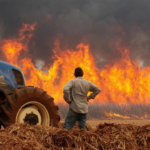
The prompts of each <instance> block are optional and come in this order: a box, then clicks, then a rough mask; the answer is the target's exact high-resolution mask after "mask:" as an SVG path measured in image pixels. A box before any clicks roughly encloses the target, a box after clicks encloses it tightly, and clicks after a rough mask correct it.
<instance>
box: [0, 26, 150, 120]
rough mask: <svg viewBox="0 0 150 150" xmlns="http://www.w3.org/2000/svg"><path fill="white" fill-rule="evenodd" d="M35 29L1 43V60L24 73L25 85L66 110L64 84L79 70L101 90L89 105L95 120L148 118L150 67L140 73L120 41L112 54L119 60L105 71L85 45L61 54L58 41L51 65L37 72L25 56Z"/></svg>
mask: <svg viewBox="0 0 150 150" xmlns="http://www.w3.org/2000/svg"><path fill="white" fill-rule="evenodd" d="M36 25H37V23H34V24H32V25H29V24H23V25H22V28H21V29H20V30H19V33H18V38H11V39H3V40H2V41H0V50H1V52H2V55H3V60H4V61H6V62H8V63H10V64H13V65H15V66H17V67H19V68H20V69H21V70H22V71H23V74H24V75H25V79H26V85H33V86H37V87H40V88H42V89H44V90H45V91H47V93H48V94H50V95H52V96H53V97H54V99H55V103H56V104H62V105H61V106H60V108H61V107H66V106H64V105H65V103H64V100H63V87H64V85H65V84H66V82H67V81H69V80H70V79H73V78H74V68H76V67H78V66H80V67H81V68H83V70H84V78H85V79H87V80H90V81H92V82H93V83H94V84H96V85H97V86H98V87H100V88H101V89H102V92H101V94H99V95H98V96H97V97H96V100H95V101H91V102H90V103H91V105H92V104H95V102H96V105H97V104H98V106H99V108H98V107H97V109H99V111H98V110H95V111H97V115H96V116H99V118H122V119H131V118H137V119H142V118H143V119H147V118H149V115H150V112H149V110H148V109H147V107H148V106H146V105H149V99H150V94H149V93H150V85H149V81H150V76H149V72H150V67H147V68H145V69H141V68H140V66H139V65H138V63H137V62H135V61H133V60H131V59H130V53H129V49H127V48H126V47H120V44H119V40H118V41H117V42H116V50H115V51H117V52H119V53H120V54H121V55H122V57H121V58H120V59H118V60H117V61H114V62H112V63H111V64H107V65H106V67H105V68H104V69H98V68H97V66H96V62H95V61H96V59H95V58H94V56H93V55H92V53H91V51H90V47H89V45H88V44H83V43H80V44H79V45H77V46H76V49H75V50H73V49H66V50H61V49H60V46H59V40H56V41H55V43H54V45H55V48H54V49H53V53H54V55H53V56H49V57H50V58H51V59H52V60H53V63H52V64H49V65H46V66H43V68H42V69H37V68H36V67H35V65H34V63H33V62H32V60H31V58H30V55H29V54H28V44H29V41H30V39H31V38H32V37H33V36H34V35H33V31H34V30H35V27H36ZM33 44H34V43H33ZM115 51H114V53H115ZM109 103H110V105H109ZM107 107H108V108H107ZM136 107H138V108H139V110H140V111H139V112H140V114H139V113H137V112H136V110H137V109H136ZM91 108H92V107H91ZM104 108H105V110H104ZM114 108H115V109H114ZM132 108H134V109H132ZM145 108H146V109H145ZM65 109H66V108H65ZM108 109H109V110H108ZM61 110H62V111H61V113H60V114H63V109H61ZM121 110H122V111H121ZM133 110H134V111H133ZM64 116H65V115H64ZM64 116H62V118H64ZM93 117H94V116H93ZM90 118H91V117H90ZM94 118H95V117H94Z"/></svg>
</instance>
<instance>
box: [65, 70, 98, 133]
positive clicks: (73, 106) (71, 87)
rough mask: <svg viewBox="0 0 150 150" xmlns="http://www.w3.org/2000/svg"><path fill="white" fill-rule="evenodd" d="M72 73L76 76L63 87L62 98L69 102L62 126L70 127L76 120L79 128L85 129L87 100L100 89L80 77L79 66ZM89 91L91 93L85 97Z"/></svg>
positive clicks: (93, 96)
mask: <svg viewBox="0 0 150 150" xmlns="http://www.w3.org/2000/svg"><path fill="white" fill-rule="evenodd" d="M74 75H75V77H76V78H75V79H72V80H70V81H69V82H68V83H67V84H66V85H65V87H64V99H65V101H66V102H67V103H68V104H69V111H68V114H67V117H66V120H65V123H64V128H65V129H72V127H73V126H74V124H75V123H76V121H78V123H79V128H80V129H82V128H83V129H84V130H86V119H87V113H88V101H89V100H90V99H94V98H95V96H96V95H98V94H99V93H100V92H101V90H100V88H99V87H97V86H96V85H94V84H93V83H92V82H90V81H87V80H85V79H83V78H82V76H83V70H82V69H81V68H80V67H78V68H76V69H75V72H74ZM89 91H91V92H92V93H91V94H90V95H89V96H88V97H87V94H88V92H89Z"/></svg>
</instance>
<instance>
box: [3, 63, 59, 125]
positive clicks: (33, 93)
mask: <svg viewBox="0 0 150 150" xmlns="http://www.w3.org/2000/svg"><path fill="white" fill-rule="evenodd" d="M59 121H60V116H59V115H58V106H56V105H55V104H54V99H53V98H52V97H51V96H49V95H48V94H47V92H46V91H44V90H42V89H40V88H38V87H34V86H25V79H24V76H23V73H22V71H21V70H20V69H19V68H17V67H15V66H13V65H11V64H8V63H6V62H3V61H0V125H3V126H4V127H7V126H9V125H11V124H14V123H26V122H27V123H29V124H30V125H48V126H54V127H58V123H59Z"/></svg>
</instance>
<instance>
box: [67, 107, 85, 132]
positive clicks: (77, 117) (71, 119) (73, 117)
mask: <svg viewBox="0 0 150 150" xmlns="http://www.w3.org/2000/svg"><path fill="white" fill-rule="evenodd" d="M86 119H87V114H80V113H76V112H74V111H73V110H72V109H69V111H68V114H67V117H66V120H65V123H64V128H65V129H72V128H73V126H74V124H75V123H76V121H78V123H79V128H80V129H82V128H83V129H84V130H87V129H86Z"/></svg>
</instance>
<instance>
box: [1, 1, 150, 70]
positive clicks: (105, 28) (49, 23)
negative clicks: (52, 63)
mask: <svg viewBox="0 0 150 150" xmlns="http://www.w3.org/2000/svg"><path fill="white" fill-rule="evenodd" d="M149 6H150V1H149V0H142V1H141V0H113V1H112V0H72V1H71V0H43V1H42V0H0V40H2V39H4V38H12V37H17V36H18V34H17V33H18V30H19V29H20V28H21V26H22V23H29V24H33V23H34V22H37V25H36V27H35V31H34V36H33V37H32V39H31V41H30V43H29V52H30V53H31V55H32V58H33V61H35V60H37V59H40V60H44V61H45V62H46V63H47V62H49V59H50V57H51V56H52V55H53V52H52V49H53V48H54V41H55V40H56V39H60V47H61V49H62V50H63V49H65V48H66V47H68V48H71V49H73V48H75V47H76V45H78V44H79V43H80V42H81V41H86V42H87V41H88V42H89V44H90V47H91V51H92V53H93V54H94V56H95V57H96V64H97V66H98V67H99V68H102V67H103V66H104V65H105V64H106V63H108V62H110V61H111V60H117V59H118V58H120V57H121V53H120V52H118V51H117V50H115V49H116V44H115V43H116V41H118V40H119V39H121V40H120V41H121V42H120V46H122V47H127V48H128V47H130V52H131V58H132V59H134V60H136V61H137V62H138V63H140V65H141V66H142V67H146V66H149V65H150V60H149V58H150V29H149V28H150V19H149V18H150V17H149V16H150V9H149ZM85 39H86V40H85ZM33 43H34V44H33Z"/></svg>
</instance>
